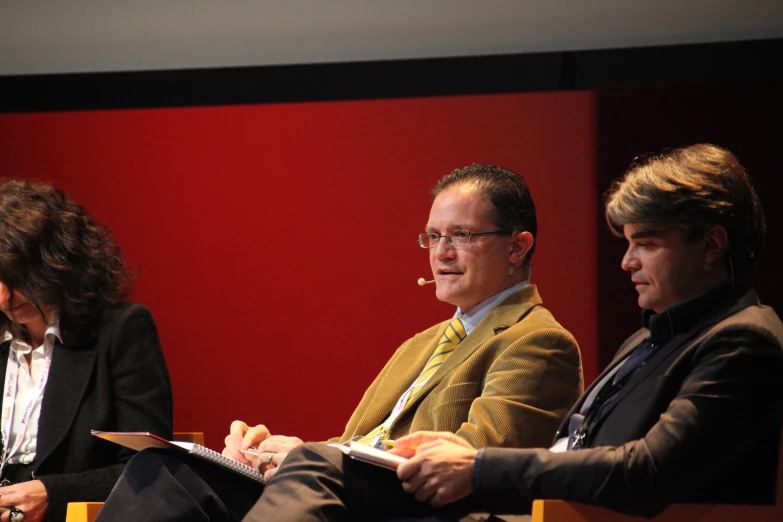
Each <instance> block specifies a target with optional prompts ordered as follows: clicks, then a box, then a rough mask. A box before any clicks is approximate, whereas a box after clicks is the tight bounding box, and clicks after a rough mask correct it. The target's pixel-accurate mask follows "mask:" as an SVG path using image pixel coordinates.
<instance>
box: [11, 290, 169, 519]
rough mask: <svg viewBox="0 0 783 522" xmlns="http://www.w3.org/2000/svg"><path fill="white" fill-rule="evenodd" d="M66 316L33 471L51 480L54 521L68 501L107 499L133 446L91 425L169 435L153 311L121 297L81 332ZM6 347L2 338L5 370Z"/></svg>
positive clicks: (43, 409) (46, 481) (164, 375)
mask: <svg viewBox="0 0 783 522" xmlns="http://www.w3.org/2000/svg"><path fill="white" fill-rule="evenodd" d="M66 323H67V321H66V320H65V319H64V320H63V321H62V322H61V325H60V326H61V331H62V336H63V344H60V343H59V341H57V342H56V344H55V346H54V350H53V352H52V366H51V369H50V372H49V380H48V381H47V383H46V388H45V389H44V396H43V401H42V403H41V414H40V417H39V421H38V440H37V450H36V456H35V460H34V462H33V464H32V476H31V478H35V479H39V480H41V481H42V482H43V484H44V486H45V487H46V491H47V494H48V496H49V509H48V515H47V520H50V521H60V520H65V510H66V505H67V502H69V501H92V500H95V501H102V500H105V499H106V497H107V496H108V495H109V492H110V491H111V488H112V487H113V486H114V483H115V482H116V481H117V478H118V477H119V475H120V473H121V472H122V469H123V467H124V462H125V461H126V460H128V458H130V456H131V455H132V454H133V453H134V452H133V451H131V450H127V449H125V448H123V447H121V446H118V445H116V444H113V443H111V442H108V441H105V440H102V439H99V438H97V437H93V436H92V435H90V430H91V429H96V430H106V431H150V432H153V433H156V434H159V435H161V436H163V437H171V435H172V398H171V384H170V382H169V374H168V370H167V368H166V362H165V360H164V359H163V352H162V351H161V347H160V341H159V339H158V333H157V330H156V328H155V323H154V322H153V320H152V316H151V315H150V313H149V311H148V310H147V309H146V308H144V307H143V306H141V305H138V304H132V303H128V302H123V303H120V304H117V305H115V306H112V307H109V308H107V309H106V310H105V311H104V313H103V314H102V317H101V318H100V321H99V323H98V324H97V325H96V327H95V328H93V329H84V330H82V332H80V333H79V335H78V336H75V335H73V334H72V333H71V332H69V331H68V324H66ZM69 334H70V335H69ZM9 347H10V341H7V342H4V343H2V344H0V375H5V369H6V365H7V363H8V350H9Z"/></svg>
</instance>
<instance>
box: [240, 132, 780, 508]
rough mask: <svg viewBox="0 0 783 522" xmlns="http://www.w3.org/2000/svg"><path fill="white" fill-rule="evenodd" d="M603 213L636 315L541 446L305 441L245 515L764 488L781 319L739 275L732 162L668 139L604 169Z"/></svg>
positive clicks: (750, 236) (776, 429) (409, 439)
mask: <svg viewBox="0 0 783 522" xmlns="http://www.w3.org/2000/svg"><path fill="white" fill-rule="evenodd" d="M606 218H607V221H608V223H609V225H610V227H611V229H612V230H613V231H614V232H615V233H616V234H617V235H618V236H623V237H625V239H626V240H627V241H628V249H627V251H626V253H625V255H624V257H623V259H622V263H621V266H622V268H623V269H624V270H626V271H628V272H629V273H630V279H631V281H632V282H633V283H634V284H635V285H636V291H637V292H638V304H639V306H640V307H641V308H642V309H643V311H644V314H643V317H644V326H643V328H642V329H640V330H639V331H638V332H636V333H635V334H634V335H632V336H631V337H630V338H629V339H628V340H626V341H625V342H624V343H623V345H622V346H621V347H620V349H619V351H618V352H617V355H616V356H615V359H614V360H613V361H612V363H611V364H610V365H609V367H608V368H607V369H606V370H605V371H604V372H603V373H602V374H601V375H600V376H599V377H598V379H597V380H596V381H595V383H594V384H593V385H592V386H591V387H590V388H589V389H588V390H587V391H586V392H585V394H584V395H583V396H582V397H581V398H580V399H579V400H578V401H577V403H576V404H575V406H574V407H573V408H572V409H571V411H570V412H569V414H568V415H567V416H566V418H565V420H564V421H563V423H562V424H561V426H560V428H559V430H557V433H556V436H555V438H554V440H555V444H554V446H552V447H551V448H550V449H549V450H546V449H511V448H491V447H488V448H484V449H478V448H476V447H474V446H472V445H470V444H469V443H468V442H467V441H466V440H465V439H463V438H462V437H460V436H459V435H458V434H457V435H455V434H453V433H442V432H441V433H438V432H420V433H412V434H410V435H407V436H404V437H402V438H400V439H398V440H397V441H396V442H395V448H396V449H395V450H393V451H394V452H395V453H397V454H399V455H402V456H404V457H409V460H408V461H407V462H404V463H402V464H400V466H399V468H398V469H397V472H396V476H394V474H393V473H387V474H385V475H383V474H382V473H381V472H380V471H378V470H377V468H373V467H372V466H369V465H366V464H361V463H351V462H350V461H348V460H347V459H345V458H343V457H342V455H340V454H339V453H337V452H335V451H334V450H333V448H328V447H325V446H322V445H317V444H308V445H305V446H304V447H302V448H299V449H297V450H296V451H295V452H294V453H292V454H291V455H290V456H289V458H288V461H287V462H286V465H285V466H283V467H282V468H281V469H280V470H279V472H278V474H277V476H276V477H275V480H273V481H272V482H271V483H270V484H269V485H268V486H267V491H266V493H265V494H264V496H263V498H262V499H261V500H260V501H259V503H258V504H257V505H256V506H255V507H254V508H253V509H252V510H251V511H250V513H249V515H248V517H247V518H246V519H245V520H247V521H252V522H258V521H262V520H297V521H310V520H322V519H323V518H322V517H326V518H328V520H331V521H339V520H345V519H347V518H351V519H354V520H363V519H372V520H378V519H384V518H393V517H395V516H398V517H399V516H427V515H431V516H433V517H436V519H437V520H452V519H459V518H461V517H462V516H463V515H465V514H466V513H469V512H471V511H484V512H490V513H495V514H525V513H529V511H530V508H531V503H532V501H533V499H563V500H568V501H577V502H582V503H585V504H593V505H596V506H602V507H605V508H610V509H614V510H617V511H621V512H624V513H628V514H632V515H641V516H646V517H650V516H654V515H656V514H658V513H660V512H661V511H663V510H664V509H665V508H666V507H667V506H668V505H670V504H672V503H674V502H718V503H733V504H747V503H752V504H770V503H774V500H775V498H774V496H775V482H776V472H777V470H776V468H777V459H776V458H775V457H776V455H777V451H778V444H779V441H780V434H781V425H783V386H781V383H783V324H781V321H780V319H779V318H778V316H777V315H776V314H775V312H774V311H773V310H772V309H771V308H769V307H766V306H763V305H761V304H760V302H759V299H758V296H757V295H756V293H755V291H754V290H753V288H752V286H751V279H752V276H753V273H754V271H755V267H756V263H757V259H758V255H759V252H760V250H761V247H762V245H763V242H764V232H765V226H764V218H763V213H762V209H761V204H760V202H759V200H758V197H757V195H756V192H755V191H754V189H753V187H752V186H751V184H750V181H749V179H748V177H747V175H746V173H745V171H744V170H743V169H742V167H741V166H740V164H739V162H738V161H737V158H736V157H734V155H733V154H731V153H730V152H728V151H726V150H724V149H721V148H719V147H716V146H714V145H694V146H691V147H685V148H682V149H676V150H673V151H669V152H666V153H664V154H661V155H660V156H656V157H653V158H650V159H647V160H646V161H644V162H641V163H638V164H635V165H633V166H632V167H631V169H630V170H629V171H628V172H627V173H626V175H625V176H624V178H623V179H622V180H620V181H618V182H617V183H615V185H614V186H613V187H612V189H611V191H610V193H609V196H608V199H607V205H606ZM371 468H372V469H371ZM381 471H383V470H381ZM443 506H445V507H443ZM433 508H441V509H433ZM408 520H409V519H408ZM429 520H432V518H430V519H429Z"/></svg>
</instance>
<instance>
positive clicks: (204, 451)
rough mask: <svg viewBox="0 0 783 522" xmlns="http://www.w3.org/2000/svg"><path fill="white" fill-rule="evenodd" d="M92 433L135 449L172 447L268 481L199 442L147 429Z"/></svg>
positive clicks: (250, 469) (257, 473)
mask: <svg viewBox="0 0 783 522" xmlns="http://www.w3.org/2000/svg"><path fill="white" fill-rule="evenodd" d="M91 433H92V434H93V435H95V436H96V437H100V438H102V439H106V440H109V441H111V442H114V443H116V444H119V445H121V446H125V447H126V448H131V449H135V450H136V451H141V450H143V449H147V448H163V449H171V450H174V451H184V452H187V453H190V454H191V455H195V456H196V457H199V458H201V459H204V460H207V461H209V462H212V463H214V464H217V465H218V466H221V467H223V468H225V469H228V470H231V471H233V472H235V473H239V474H240V475H244V476H245V477H247V478H249V479H252V480H255V481H257V482H261V483H262V484H263V483H264V482H266V481H265V480H264V476H263V475H262V474H261V473H259V472H258V471H257V470H256V469H254V468H252V467H250V466H248V465H246V464H242V463H241V462H237V461H236V460H232V459H229V458H228V457H224V456H223V455H221V454H220V453H218V452H217V451H212V450H211V449H209V448H205V447H204V446H201V445H199V444H195V443H193V442H178V441H173V440H166V439H164V438H163V437H158V436H157V435H155V434H152V433H149V432H147V431H96V430H92V431H91Z"/></svg>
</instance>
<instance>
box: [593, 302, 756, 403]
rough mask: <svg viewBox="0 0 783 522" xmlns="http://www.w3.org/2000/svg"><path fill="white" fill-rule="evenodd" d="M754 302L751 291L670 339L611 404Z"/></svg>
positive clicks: (618, 393)
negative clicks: (708, 329) (704, 332)
mask: <svg viewBox="0 0 783 522" xmlns="http://www.w3.org/2000/svg"><path fill="white" fill-rule="evenodd" d="M754 302H755V303H758V297H757V296H756V293H755V292H754V291H752V290H751V291H749V292H748V293H747V294H745V295H744V296H743V297H741V298H740V299H739V300H737V301H735V302H734V303H732V304H731V305H730V306H726V307H722V308H720V309H718V310H717V311H715V312H713V313H708V314H707V315H705V316H704V318H702V319H701V320H699V321H697V322H696V323H695V324H694V325H693V326H692V327H691V328H690V329H688V331H687V332H683V333H681V334H679V335H675V336H674V337H672V338H671V339H670V340H669V342H667V343H666V344H665V345H663V346H662V347H661V348H660V349H659V350H658V351H657V352H655V353H654V354H653V355H652V356H651V357H650V359H649V360H648V361H647V362H646V363H645V364H644V365H643V366H642V367H641V368H640V369H639V370H638V371H637V372H636V374H635V375H634V376H633V378H631V380H630V381H628V382H627V383H626V384H625V386H623V387H622V388H621V389H620V390H619V391H618V392H617V396H616V398H615V399H614V400H613V403H614V404H619V403H620V402H621V401H622V400H623V399H624V398H625V397H626V396H627V395H628V394H629V393H631V392H632V391H633V390H634V389H635V388H636V387H637V386H639V384H641V383H642V382H644V381H645V380H646V379H647V377H648V376H649V375H650V374H651V373H652V372H653V371H654V370H655V369H656V368H657V367H658V366H660V365H661V364H662V363H663V362H664V361H666V360H668V359H669V358H670V357H671V355H672V354H673V353H674V352H676V351H677V350H679V349H680V348H682V346H683V345H684V344H685V343H687V342H688V341H690V340H692V339H693V338H694V337H696V336H698V335H699V333H700V332H701V331H702V330H703V329H704V328H706V327H709V326H712V325H714V324H716V323H718V322H720V321H722V320H723V319H725V318H726V317H728V316H729V315H731V314H733V313H734V312H736V311H738V310H742V309H743V308H747V307H748V306H750V305H752V304H754ZM645 331H646V330H645ZM640 340H641V339H640ZM636 344H638V343H635V344H634V345H633V346H636ZM630 349H631V347H628V348H627V349H626V350H625V353H627V352H629V351H630ZM620 355H624V354H618V357H617V359H616V361H615V362H619V361H621V360H623V357H621V356H620ZM611 409H612V408H609V409H608V410H606V411H604V412H603V415H602V416H603V417H605V416H606V415H607V414H608V413H609V412H610V411H611Z"/></svg>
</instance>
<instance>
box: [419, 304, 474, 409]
mask: <svg viewBox="0 0 783 522" xmlns="http://www.w3.org/2000/svg"><path fill="white" fill-rule="evenodd" d="M467 336H468V333H467V332H466V331H465V325H464V324H463V323H462V317H455V318H454V319H452V320H451V322H450V323H449V325H448V326H447V327H446V331H445V332H443V337H441V338H440V342H439V343H438V346H436V347H435V351H434V352H433V354H432V355H431V356H430V358H429V360H428V361H427V364H425V365H424V370H423V371H422V372H421V373H420V374H419V376H418V377H417V378H416V382H415V384H414V387H413V391H412V392H411V394H410V395H409V396H408V400H407V401H406V402H405V405H406V406H407V405H408V403H410V402H411V399H413V398H414V397H415V396H416V395H418V394H419V392H420V391H421V389H422V388H423V387H424V383H426V382H427V380H428V379H429V378H430V377H432V374H434V373H435V372H437V371H438V368H439V367H440V366H441V365H442V364H443V363H444V362H446V359H448V358H449V355H451V352H453V351H454V350H455V349H456V348H457V345H458V344H459V343H461V342H462V340H463V339H465V337H467Z"/></svg>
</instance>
